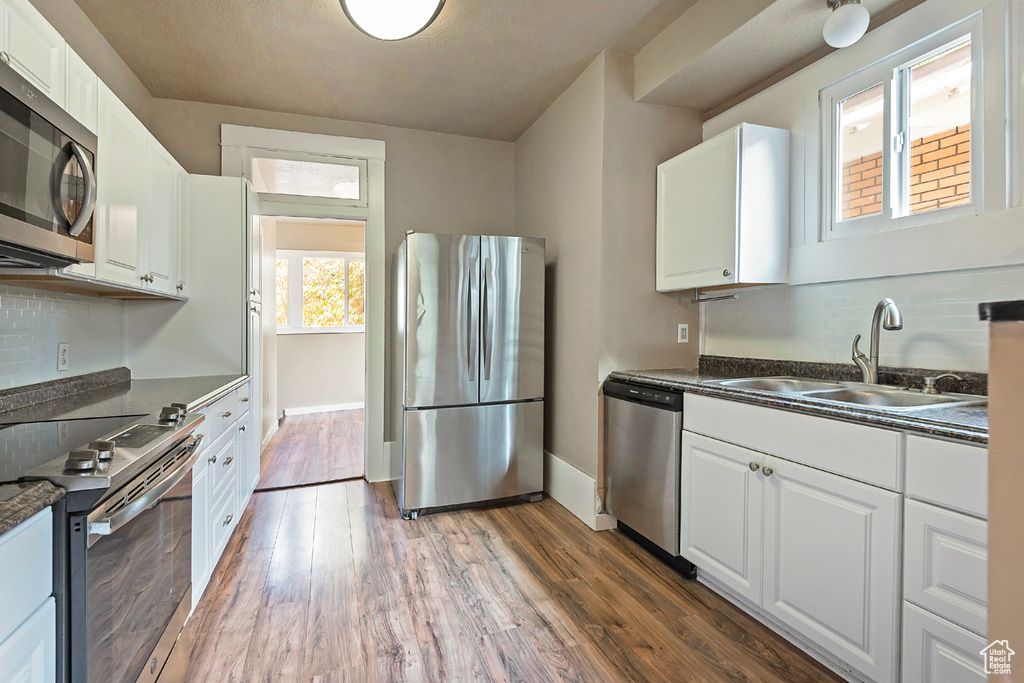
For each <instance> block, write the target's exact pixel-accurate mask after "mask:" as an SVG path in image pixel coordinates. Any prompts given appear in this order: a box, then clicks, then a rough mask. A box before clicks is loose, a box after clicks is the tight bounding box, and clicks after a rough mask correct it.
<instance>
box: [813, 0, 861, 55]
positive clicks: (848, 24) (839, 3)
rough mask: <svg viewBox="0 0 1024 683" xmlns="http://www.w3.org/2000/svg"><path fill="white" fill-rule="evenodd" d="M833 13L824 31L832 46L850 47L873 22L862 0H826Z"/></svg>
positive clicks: (827, 41)
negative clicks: (861, 2)
mask: <svg viewBox="0 0 1024 683" xmlns="http://www.w3.org/2000/svg"><path fill="white" fill-rule="evenodd" d="M826 4H827V5H828V7H829V9H830V10H832V14H831V15H830V16H829V18H828V19H826V20H825V29H824V31H822V33H823V34H824V36H825V42H826V43H828V44H829V45H831V46H832V47H850V46H851V45H853V44H854V43H856V42H857V41H858V40H860V39H861V38H862V37H863V36H864V33H865V32H866V31H867V30H868V24H869V23H871V13H870V12H868V9H867V7H864V6H863V5H861V4H860V0H826Z"/></svg>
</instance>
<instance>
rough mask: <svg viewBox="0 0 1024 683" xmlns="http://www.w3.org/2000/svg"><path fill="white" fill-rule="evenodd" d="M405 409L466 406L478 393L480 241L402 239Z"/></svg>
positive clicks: (426, 237)
mask: <svg viewBox="0 0 1024 683" xmlns="http://www.w3.org/2000/svg"><path fill="white" fill-rule="evenodd" d="M406 250H407V256H406V269H407V277H406V283H407V284H406V287H407V290H406V305H405V309H406V310H405V321H406V322H405V325H406V334H405V338H406V341H405V354H406V358H405V365H406V370H405V407H406V408H429V407H437V406H457V405H471V404H476V403H477V402H478V401H479V388H480V367H479V366H480V357H479V356H480V354H479V352H478V351H479V345H480V342H479V337H480V316H479V310H480V238H479V237H478V236H476V235H428V234H412V235H409V237H407V238H406Z"/></svg>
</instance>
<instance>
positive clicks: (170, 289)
mask: <svg viewBox="0 0 1024 683" xmlns="http://www.w3.org/2000/svg"><path fill="white" fill-rule="evenodd" d="M145 156H146V165H145V173H146V175H145V182H146V195H145V203H144V205H143V206H144V208H143V210H142V212H141V217H142V227H143V230H144V234H145V241H144V242H143V244H142V248H143V257H144V263H143V264H142V265H143V271H144V273H143V274H144V276H145V277H146V278H147V279H146V288H147V289H153V290H156V291H158V292H162V293H164V294H174V293H176V291H177V289H176V287H177V284H178V280H177V274H178V247H179V245H178V211H179V209H180V206H179V201H178V188H177V184H178V178H177V176H178V169H177V163H175V161H174V158H173V157H172V156H171V155H170V154H168V153H167V150H165V149H164V148H163V146H162V145H161V144H160V143H159V142H157V141H156V138H154V137H153V136H152V135H151V134H149V133H148V132H147V133H146V152H145Z"/></svg>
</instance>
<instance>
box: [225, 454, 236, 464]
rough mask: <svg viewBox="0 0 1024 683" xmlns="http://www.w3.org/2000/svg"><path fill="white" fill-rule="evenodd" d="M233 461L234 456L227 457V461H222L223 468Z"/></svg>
mask: <svg viewBox="0 0 1024 683" xmlns="http://www.w3.org/2000/svg"><path fill="white" fill-rule="evenodd" d="M234 461H235V456H233V455H229V456H228V459H227V460H225V461H224V467H227V466H228V465H230V464H231V463H233V462H234Z"/></svg>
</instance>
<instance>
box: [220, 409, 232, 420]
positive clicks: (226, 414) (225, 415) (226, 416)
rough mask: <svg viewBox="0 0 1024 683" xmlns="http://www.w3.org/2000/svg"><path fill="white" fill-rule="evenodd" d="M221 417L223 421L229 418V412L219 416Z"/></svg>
mask: <svg viewBox="0 0 1024 683" xmlns="http://www.w3.org/2000/svg"><path fill="white" fill-rule="evenodd" d="M221 417H223V418H224V419H227V418H229V417H231V411H230V410H229V411H228V412H226V413H224V414H223V415H221Z"/></svg>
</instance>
